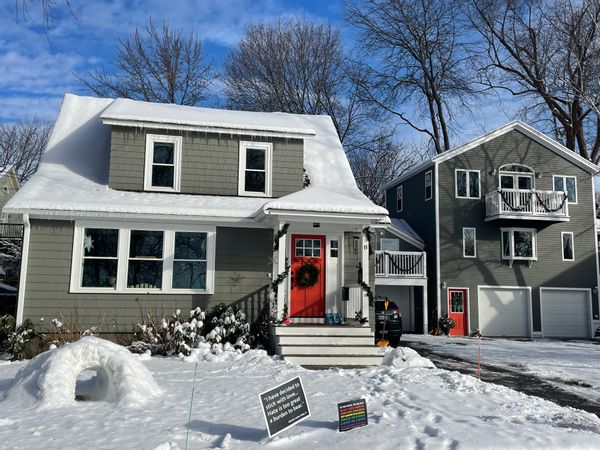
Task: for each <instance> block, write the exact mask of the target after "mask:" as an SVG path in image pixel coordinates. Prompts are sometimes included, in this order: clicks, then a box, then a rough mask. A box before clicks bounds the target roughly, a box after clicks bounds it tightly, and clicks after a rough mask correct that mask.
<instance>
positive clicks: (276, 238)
mask: <svg viewBox="0 0 600 450" xmlns="http://www.w3.org/2000/svg"><path fill="white" fill-rule="evenodd" d="M289 227H290V224H289V223H286V224H285V225H284V226H282V227H281V229H280V230H279V231H278V232H277V233H275V236H274V237H273V251H274V252H276V251H278V250H279V239H281V238H282V237H283V236H285V235H286V234H287V232H288V228H289Z"/></svg>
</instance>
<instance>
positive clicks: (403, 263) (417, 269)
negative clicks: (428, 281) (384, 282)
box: [375, 250, 427, 278]
mask: <svg viewBox="0 0 600 450" xmlns="http://www.w3.org/2000/svg"><path fill="white" fill-rule="evenodd" d="M375 276H376V277H386V278H425V277H426V276H427V255H426V254H425V252H390V251H381V250H378V251H376V252H375Z"/></svg>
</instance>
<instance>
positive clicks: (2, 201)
mask: <svg viewBox="0 0 600 450" xmlns="http://www.w3.org/2000/svg"><path fill="white" fill-rule="evenodd" d="M20 187H21V185H20V183H19V178H18V177H17V172H16V171H15V167H14V165H11V166H4V167H0V222H1V223H21V216H20V215H18V214H6V213H4V205H6V203H7V202H8V201H9V200H10V199H11V197H12V196H13V195H15V194H16V192H17V191H18V190H19V188H20ZM0 235H1V232H0Z"/></svg>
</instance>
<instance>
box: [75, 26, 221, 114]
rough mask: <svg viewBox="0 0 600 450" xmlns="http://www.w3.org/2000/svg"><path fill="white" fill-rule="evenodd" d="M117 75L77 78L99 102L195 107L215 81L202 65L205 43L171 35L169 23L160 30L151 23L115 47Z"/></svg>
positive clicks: (175, 33) (94, 74)
mask: <svg viewBox="0 0 600 450" xmlns="http://www.w3.org/2000/svg"><path fill="white" fill-rule="evenodd" d="M113 66H114V70H113V71H112V72H107V71H105V70H96V71H94V72H92V73H91V74H89V77H88V78H87V79H84V78H81V77H78V79H79V81H81V82H82V83H83V84H84V85H85V86H86V87H87V88H88V89H89V90H90V91H92V92H93V93H94V94H96V95H98V96H100V97H125V98H132V99H136V100H145V101H149V102H158V103H177V104H180V105H197V104H198V103H199V102H200V101H202V100H204V99H205V98H206V93H207V89H208V86H209V85H210V83H211V82H212V80H213V79H214V71H213V68H212V64H211V63H207V62H205V60H204V53H203V51H202V43H201V42H200V40H199V39H197V38H196V36H195V35H194V34H193V33H191V34H189V35H188V36H184V35H183V32H182V31H181V30H179V31H173V30H172V29H171V28H170V27H169V26H168V25H167V24H166V23H163V25H162V27H161V28H160V29H157V28H156V27H155V26H154V24H153V22H152V20H150V21H149V23H148V25H146V27H145V28H144V29H143V30H141V31H140V30H139V29H138V28H136V29H135V31H134V32H133V33H132V34H131V35H130V36H129V37H128V38H126V39H124V40H119V41H118V43H117V55H116V57H115V60H114V61H113Z"/></svg>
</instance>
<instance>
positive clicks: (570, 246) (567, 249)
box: [560, 231, 575, 261]
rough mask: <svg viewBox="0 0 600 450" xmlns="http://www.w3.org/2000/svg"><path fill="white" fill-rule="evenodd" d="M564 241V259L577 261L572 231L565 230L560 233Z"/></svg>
mask: <svg viewBox="0 0 600 450" xmlns="http://www.w3.org/2000/svg"><path fill="white" fill-rule="evenodd" d="M560 238H561V241H562V242H561V243H562V260H563V261H575V245H574V241H573V233H572V232H570V231H563V232H562V233H561V234H560Z"/></svg>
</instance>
